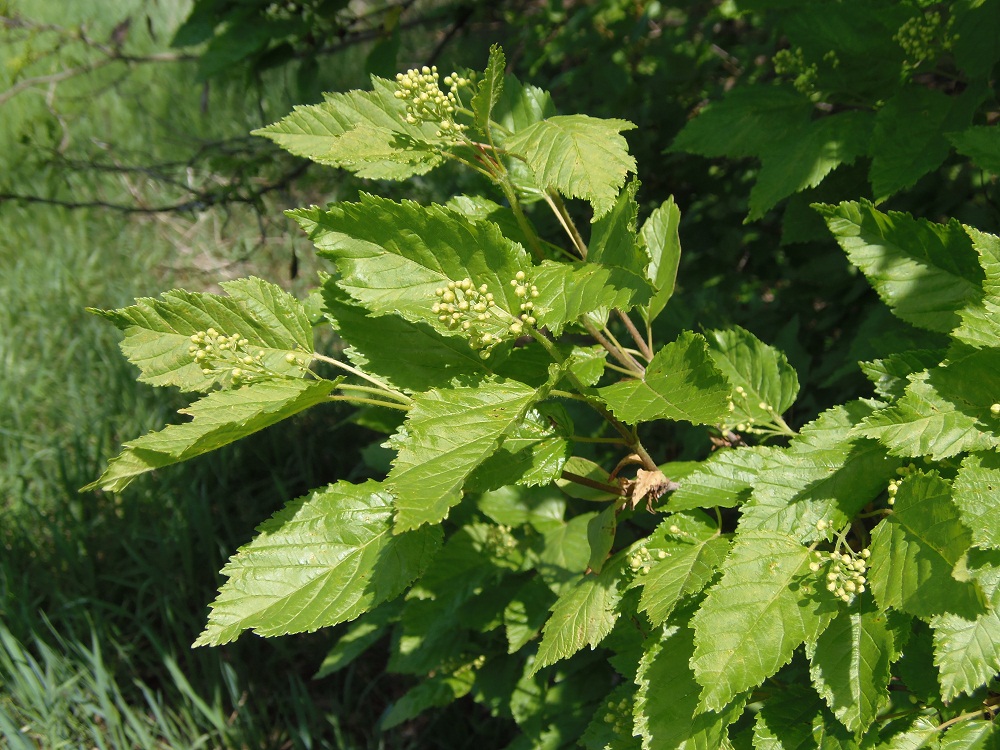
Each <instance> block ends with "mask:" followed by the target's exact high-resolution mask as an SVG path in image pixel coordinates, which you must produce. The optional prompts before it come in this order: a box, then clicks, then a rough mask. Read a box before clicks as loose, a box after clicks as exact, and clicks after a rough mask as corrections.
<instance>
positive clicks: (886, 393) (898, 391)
mask: <svg viewBox="0 0 1000 750" xmlns="http://www.w3.org/2000/svg"><path fill="white" fill-rule="evenodd" d="M944 357H945V352H944V351H942V350H940V349H917V350H910V351H906V352H899V353H898V354H890V355H889V356H888V357H885V358H883V359H874V360H872V361H871V362H861V363H859V364H860V366H861V371H862V372H864V374H865V376H866V377H867V378H868V379H869V380H870V381H871V382H872V383H873V384H874V386H875V392H876V393H878V394H879V395H880V396H882V397H883V398H887V399H889V400H890V401H895V400H896V399H898V398H900V397H902V395H903V393H904V392H905V390H906V386H907V385H908V384H909V382H910V380H909V377H910V375H914V374H916V373H918V372H921V371H923V370H926V369H928V368H931V367H934V366H935V365H937V364H939V363H940V362H941V360H942V359H944Z"/></svg>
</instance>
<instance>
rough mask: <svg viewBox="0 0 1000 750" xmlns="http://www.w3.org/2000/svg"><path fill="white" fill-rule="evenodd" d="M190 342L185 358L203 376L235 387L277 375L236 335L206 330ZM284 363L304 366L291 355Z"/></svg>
mask: <svg viewBox="0 0 1000 750" xmlns="http://www.w3.org/2000/svg"><path fill="white" fill-rule="evenodd" d="M190 340H191V345H190V346H188V354H189V355H190V356H191V359H193V360H194V361H195V363H196V364H197V365H198V366H200V367H201V371H202V372H203V373H205V374H206V375H221V376H223V377H227V378H229V380H231V381H232V384H233V385H237V386H238V385H243V384H245V383H252V382H254V381H256V380H259V379H261V378H262V377H274V376H275V375H278V373H275V372H273V371H272V370H270V369H269V368H268V367H267V365H265V364H264V351H263V349H258V348H256V347H251V346H250V342H249V341H248V340H247V339H245V338H243V337H242V336H240V335H239V334H233V335H231V336H230V335H227V334H225V333H220V332H219V331H216V330H215V329H214V328H209V329H207V330H204V331H198V332H196V333H193V334H191V338H190ZM285 360H286V361H287V362H288V363H289V364H298V365H300V366H301V367H305V366H306V365H307V364H308V363H307V362H303V361H301V360H300V359H299V358H298V357H296V356H295V355H294V354H292V353H291V352H289V353H288V354H287V355H285Z"/></svg>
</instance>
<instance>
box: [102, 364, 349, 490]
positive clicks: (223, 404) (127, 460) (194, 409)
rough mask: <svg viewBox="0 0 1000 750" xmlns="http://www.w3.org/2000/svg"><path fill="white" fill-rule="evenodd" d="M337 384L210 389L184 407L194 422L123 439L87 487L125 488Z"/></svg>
mask: <svg viewBox="0 0 1000 750" xmlns="http://www.w3.org/2000/svg"><path fill="white" fill-rule="evenodd" d="M335 387H336V383H335V382H333V381H330V380H319V381H316V380H298V379H294V378H281V379H275V380H264V381H261V382H259V383H250V384H248V385H245V386H243V387H242V388H239V389H237V390H232V391H215V392H213V393H210V394H208V395H207V396H205V397H203V398H202V399H200V400H199V401H196V402H195V403H194V404H192V405H191V406H189V407H188V408H186V409H181V410H180V413H181V414H187V415H190V416H191V418H192V419H191V421H190V422H185V423H183V424H174V425H168V426H167V427H165V428H164V429H162V430H160V431H159V432H151V433H149V434H147V435H143V436H142V437H140V438H137V439H135V440H131V441H129V442H127V443H125V445H124V449H123V450H122V452H121V453H120V454H118V455H117V456H116V457H115V458H112V459H111V460H110V461H109V462H108V467H107V469H105V470H104V473H103V474H101V476H100V477H99V478H98V479H97V480H95V481H94V482H92V483H90V484H88V485H87V486H86V487H84V488H83V490H85V491H87V490H94V489H97V488H101V489H103V490H106V491H108V492H121V491H122V490H123V489H125V488H126V487H127V486H128V485H129V484H131V483H132V480H134V479H135V478H136V477H137V476H140V475H141V474H145V473H146V472H149V471H153V470H154V469H159V468H161V467H163V466H170V465H171V464H176V463H180V462H181V461H187V460H188V459H190V458H194V457H195V456H200V455H202V454H203V453H208V452H209V451H213V450H216V449H217V448H221V447H222V446H224V445H229V444H230V443H233V442H235V441H237V440H239V439H241V438H244V437H246V436H247V435H252V434H253V433H255V432H259V431H260V430H263V429H264V428H265V427H270V426H271V425H273V424H276V423H277V422H280V421H281V420H283V419H287V418H288V417H291V416H293V415H295V414H298V413H299V412H300V411H304V410H305V409H308V408H309V407H311V406H315V405H317V404H321V403H323V402H324V401H326V400H327V398H328V397H329V395H330V392H331V391H332V390H333V389H334V388H335Z"/></svg>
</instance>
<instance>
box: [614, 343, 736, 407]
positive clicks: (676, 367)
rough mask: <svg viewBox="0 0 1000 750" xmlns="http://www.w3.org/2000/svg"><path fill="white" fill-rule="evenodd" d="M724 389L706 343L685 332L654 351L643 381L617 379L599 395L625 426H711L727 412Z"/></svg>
mask: <svg viewBox="0 0 1000 750" xmlns="http://www.w3.org/2000/svg"><path fill="white" fill-rule="evenodd" d="M729 390H730V388H729V383H728V382H727V381H726V379H725V378H724V377H723V376H722V374H721V373H720V372H719V370H718V369H717V368H716V366H715V364H714V363H713V362H712V359H711V357H710V356H709V353H708V348H707V346H706V343H705V339H704V338H703V337H701V336H699V335H698V334H695V333H691V332H684V333H682V334H681V335H680V336H679V337H678V338H677V340H676V341H674V342H673V343H671V344H667V345H666V346H664V347H663V348H662V349H660V350H659V351H658V352H657V353H656V355H655V356H654V357H653V360H652V361H651V362H650V363H649V366H648V367H647V368H646V375H645V377H644V378H643V379H642V380H626V381H622V382H620V383H616V384H614V385H609V386H606V387H604V388H600V389H598V393H600V395H601V398H603V399H604V400H605V401H606V402H607V404H608V406H610V407H611V410H612V411H613V412H614V414H615V416H616V417H618V418H619V419H621V420H623V421H625V422H628V423H629V424H637V423H639V422H649V421H652V420H654V419H673V420H684V421H687V422H691V423H692V424H711V423H714V422H716V421H717V420H719V419H720V418H721V417H722V415H723V414H725V413H726V406H727V404H728V402H729V401H728V396H729Z"/></svg>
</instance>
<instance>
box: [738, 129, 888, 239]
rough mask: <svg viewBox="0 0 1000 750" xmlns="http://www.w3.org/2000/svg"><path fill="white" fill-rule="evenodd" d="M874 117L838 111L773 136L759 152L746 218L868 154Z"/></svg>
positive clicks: (753, 219)
mask: <svg viewBox="0 0 1000 750" xmlns="http://www.w3.org/2000/svg"><path fill="white" fill-rule="evenodd" d="M872 121H873V117H872V115H871V113H869V112H857V111H855V112H839V113H837V114H834V115H830V116H828V117H822V118H820V119H817V120H812V121H810V122H809V123H807V124H805V125H803V126H802V127H800V128H798V129H797V130H795V131H794V132H793V133H789V134H788V135H787V136H786V137H784V138H781V137H777V138H774V139H773V140H772V141H771V143H770V144H769V145H768V146H767V147H765V148H764V149H763V150H762V151H761V152H760V159H761V168H760V171H759V172H758V173H757V182H756V183H754V186H753V189H752V190H751V191H750V213H749V215H748V216H747V220H748V221H755V220H757V219H759V218H761V217H762V216H764V214H766V213H767V212H768V211H769V210H770V209H772V208H774V206H776V205H778V203H779V202H780V201H782V200H784V199H785V198H787V197H788V196H789V195H791V194H792V193H797V192H799V191H801V190H806V189H807V188H814V187H816V186H817V185H819V184H820V183H821V182H822V181H823V180H824V179H825V178H826V176H827V175H828V174H830V172H832V171H833V170H834V169H836V168H837V167H839V166H840V165H841V164H853V163H854V161H855V160H856V159H857V158H858V157H859V156H866V155H867V154H868V140H869V135H870V133H871V131H872V125H873V122H872Z"/></svg>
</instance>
